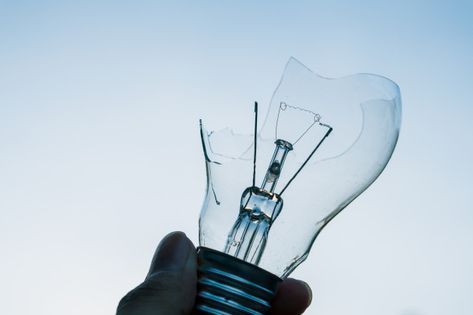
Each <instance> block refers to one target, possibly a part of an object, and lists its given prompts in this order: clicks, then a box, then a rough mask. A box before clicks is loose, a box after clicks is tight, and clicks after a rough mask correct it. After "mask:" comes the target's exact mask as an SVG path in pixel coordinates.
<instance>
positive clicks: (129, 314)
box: [117, 232, 197, 315]
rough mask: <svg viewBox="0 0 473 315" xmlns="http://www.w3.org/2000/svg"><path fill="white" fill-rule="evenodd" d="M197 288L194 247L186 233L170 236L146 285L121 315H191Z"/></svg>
mask: <svg viewBox="0 0 473 315" xmlns="http://www.w3.org/2000/svg"><path fill="white" fill-rule="evenodd" d="M196 285H197V257H196V253H195V248H194V245H193V244H192V242H191V241H190V240H189V239H188V238H187V237H186V236H185V234H184V233H182V232H174V233H170V234H168V235H167V236H166V237H165V238H164V239H163V240H162V241H161V243H160V244H159V246H158V249H157V250H156V253H155V255H154V257H153V261H152V263H151V267H150V270H149V272H148V275H147V276H146V279H145V281H144V282H143V283H142V284H140V285H139V286H138V287H136V288H135V289H133V290H132V291H130V292H129V293H128V294H127V295H126V296H125V297H124V298H123V299H122V300H121V301H120V303H119V305H118V308H117V315H156V314H167V315H178V314H188V313H190V311H191V310H192V307H193V305H194V297H195V295H196Z"/></svg>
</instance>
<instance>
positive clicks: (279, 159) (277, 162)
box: [261, 139, 292, 193]
mask: <svg viewBox="0 0 473 315" xmlns="http://www.w3.org/2000/svg"><path fill="white" fill-rule="evenodd" d="M275 144H276V148H275V149H274V153H273V158H272V159H271V162H270V163H269V167H268V170H267V171H266V175H265V176H264V180H263V183H262V184H261V189H263V190H265V191H267V192H270V193H273V192H274V189H275V188H276V184H277V183H278V179H279V176H280V175H281V171H282V168H283V165H284V161H285V160H286V156H287V154H288V153H289V151H291V150H292V144H290V143H289V142H287V141H285V140H281V139H278V140H276V142H275Z"/></svg>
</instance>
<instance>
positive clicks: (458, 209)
mask: <svg viewBox="0 0 473 315" xmlns="http://www.w3.org/2000/svg"><path fill="white" fill-rule="evenodd" d="M472 21H473V2H471V1H390V2H387V1H286V2H283V1H271V2H270V1H260V2H258V3H254V2H253V1H188V2H184V1H166V2H165V1H133V2H131V1H130V2H123V1H102V2H100V3H99V2H98V1H80V2H77V1H1V0H0V152H1V154H0V248H2V255H1V256H2V259H1V261H0V279H2V281H1V284H0V295H1V296H2V297H3V298H2V311H3V313H5V314H31V313H35V314H48V315H50V314H71V315H74V314H106V313H109V314H110V313H113V312H114V308H115V306H116V304H117V302H118V300H119V298H120V297H121V296H122V295H123V294H124V293H126V291H127V290H128V289H131V288H132V287H133V286H134V285H136V284H137V283H138V282H139V281H141V280H142V278H143V276H144V274H145V273H146V270H147V268H148V263H149V260H150V258H151V256H152V253H153V250H154V248H155V246H156V244H157V243H158V242H159V240H160V238H161V237H162V236H163V235H165V234H166V233H167V232H168V231H171V230H174V229H180V230H183V231H185V232H186V233H187V234H188V235H189V237H191V239H193V240H194V241H196V240H197V218H198V213H199V210H200V206H201V203H202V197H203V193H204V183H205V179H204V176H205V174H204V164H203V158H202V156H201V149H200V142H199V138H198V123H197V121H198V118H200V117H202V118H204V119H205V120H206V121H207V123H208V125H209V126H214V127H215V128H220V127H223V125H226V124H230V125H237V124H238V125H240V126H241V128H242V129H244V130H247V129H249V128H251V121H248V119H247V118H248V114H249V113H251V104H252V102H253V101H254V100H259V101H260V102H261V103H262V104H267V103H268V102H269V98H270V96H271V93H272V91H273V90H274V88H275V87H276V84H277V82H278V80H279V78H280V75H281V72H282V70H283V67H284V65H285V63H286V61H287V59H288V58H289V57H290V56H295V57H296V58H298V59H299V60H301V61H302V62H303V63H305V64H306V65H307V66H309V67H310V68H312V69H313V70H315V71H317V72H319V73H321V74H323V75H326V76H340V75H346V74H351V73H356V72H372V73H377V74H381V75H384V76H387V77H389V78H391V79H392V80H394V81H395V82H397V83H398V84H399V86H400V88H401V92H402V97H403V124H402V128H401V137H400V140H399V144H398V148H397V150H396V151H395V153H394V156H393V159H392V161H391V163H390V164H389V165H388V167H387V169H386V171H385V173H384V174H383V175H382V176H381V177H380V178H379V180H378V181H377V182H375V184H373V186H372V187H371V188H370V189H368V190H367V191H366V192H365V193H364V194H363V195H362V196H361V197H360V198H358V199H357V200H356V201H354V202H353V203H352V204H351V205H350V206H349V207H348V208H347V209H346V210H344V212H343V213H342V214H340V215H339V216H338V217H337V218H336V219H335V220H333V222H331V223H330V224H329V226H328V227H327V228H326V229H325V230H324V231H323V232H322V233H321V235H320V237H319V239H318V240H317V242H316V245H315V247H314V248H313V250H312V253H311V256H310V257H309V259H308V260H307V261H306V262H305V263H304V264H303V265H301V266H300V268H299V269H298V270H297V271H296V272H295V273H294V276H295V277H300V278H303V279H305V280H306V281H308V282H309V283H310V284H311V285H312V287H313V289H314V293H315V299H314V304H313V306H312V307H311V308H310V309H309V310H308V311H307V313H308V314H314V315H339V314H350V315H358V314H359V315H370V314H373V315H374V314H386V315H391V314H392V315H394V314H396V315H437V314H439V315H440V314H442V315H443V314H456V315H464V314H465V315H466V314H471V313H472V312H473V299H472V298H471V292H473V271H472V269H471V266H472V265H473V253H472V250H471V248H472V247H473V246H472V245H473V244H472V243H473V229H472V227H473V212H472V206H471V204H470V202H469V198H470V197H471V195H472V193H473V191H472V189H471V187H472V185H471V183H470V181H471V178H472V176H473V167H472V164H471V161H472V160H473V139H472V135H473V127H472V125H471V122H470V121H471V117H473V110H472V106H471V97H470V93H471V87H472V80H471V78H470V76H471V73H472V72H473V58H472V56H473V40H472V39H473V22H472Z"/></svg>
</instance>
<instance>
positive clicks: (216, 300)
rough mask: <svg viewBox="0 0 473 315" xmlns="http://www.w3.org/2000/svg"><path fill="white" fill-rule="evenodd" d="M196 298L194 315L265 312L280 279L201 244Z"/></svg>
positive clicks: (259, 313)
mask: <svg viewBox="0 0 473 315" xmlns="http://www.w3.org/2000/svg"><path fill="white" fill-rule="evenodd" d="M197 255H198V260H199V273H198V287H197V290H198V292H197V298H196V303H195V306H194V310H193V314H196V315H197V314H215V315H263V314H266V312H267V311H268V310H269V308H270V307H271V300H272V299H273V297H274V294H275V293H276V290H277V287H278V285H279V283H280V282H281V279H280V278H278V277H277V276H275V275H273V274H272V273H270V272H268V271H266V270H263V269H261V268H259V267H257V266H254V265H251V264H249V263H247V262H245V261H243V260H240V259H237V258H235V257H233V256H230V255H227V254H224V253H221V252H219V251H216V250H213V249H210V248H206V247H199V248H198V249H197Z"/></svg>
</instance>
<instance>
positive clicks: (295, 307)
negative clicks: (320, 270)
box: [269, 278, 312, 315]
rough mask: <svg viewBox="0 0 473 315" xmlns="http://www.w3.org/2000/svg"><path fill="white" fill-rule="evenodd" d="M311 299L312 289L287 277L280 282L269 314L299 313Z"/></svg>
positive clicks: (296, 314) (293, 314)
mask: <svg viewBox="0 0 473 315" xmlns="http://www.w3.org/2000/svg"><path fill="white" fill-rule="evenodd" d="M311 301H312V291H311V289H310V287H309V285H308V284H307V283H305V282H303V281H300V280H295V279H290V278H289V279H286V280H284V281H283V282H282V283H281V284H280V286H279V288H278V291H277V293H276V296H275V297H274V300H273V303H272V306H271V309H270V311H269V314H271V315H299V314H302V313H303V312H304V311H305V310H306V308H307V307H308V306H309V305H310V303H311Z"/></svg>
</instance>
